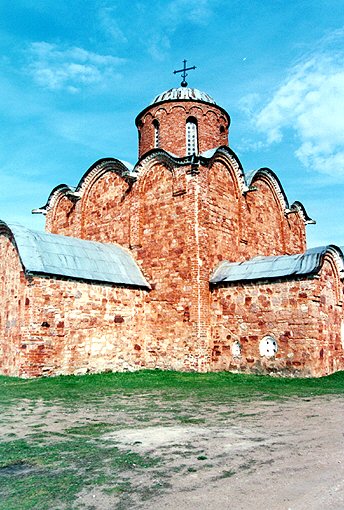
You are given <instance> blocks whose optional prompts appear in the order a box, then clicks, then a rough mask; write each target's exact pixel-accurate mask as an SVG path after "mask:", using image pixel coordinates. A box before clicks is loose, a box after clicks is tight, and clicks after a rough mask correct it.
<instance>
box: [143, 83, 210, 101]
mask: <svg viewBox="0 0 344 510" xmlns="http://www.w3.org/2000/svg"><path fill="white" fill-rule="evenodd" d="M178 100H189V101H202V102H204V103H211V104H216V103H215V101H214V99H213V98H212V97H210V96H209V95H208V94H206V93H205V92H202V91H201V90H198V89H192V88H190V87H178V88H174V89H169V90H166V91H165V92H162V93H161V94H159V95H158V96H156V97H155V98H154V99H153V101H152V102H151V104H155V103H161V102H163V101H178Z"/></svg>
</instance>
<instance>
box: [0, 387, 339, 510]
mask: <svg viewBox="0 0 344 510" xmlns="http://www.w3.org/2000/svg"><path fill="white" fill-rule="evenodd" d="M27 406H29V407H26V404H25V402H24V403H22V404H21V407H20V408H18V409H17V413H16V417H15V419H12V420H9V421H7V420H6V416H2V431H1V435H2V436H3V437H6V435H8V434H11V435H14V434H15V435H16V437H25V436H26V434H28V433H29V432H32V427H37V425H41V426H42V427H43V429H44V431H50V432H52V433H54V432H58V433H61V432H63V431H64V430H65V429H66V428H68V427H71V426H75V425H76V424H78V425H80V424H84V423H90V421H91V422H97V421H104V420H105V421H106V422H107V423H113V424H114V425H116V426H115V427H114V430H113V431H110V432H106V433H104V434H103V436H102V438H101V440H102V444H103V447H104V448H106V447H107V446H108V445H112V446H113V445H115V446H117V447H119V448H121V449H123V451H128V450H131V451H132V452H137V453H139V454H141V455H147V456H153V457H159V458H160V459H161V462H160V463H159V465H158V466H154V467H151V468H146V469H145V470H139V469H138V470H135V469H134V470H133V471H131V472H124V473H123V476H122V482H123V483H125V481H126V480H127V481H128V482H130V484H131V487H132V490H131V493H130V494H129V495H128V496H126V495H125V494H124V495H120V496H119V495H117V494H114V495H111V494H110V495H109V494H104V492H102V490H101V488H99V489H94V490H91V491H90V490H88V491H86V490H85V491H82V493H81V494H79V497H78V499H77V500H76V501H75V502H74V504H73V508H87V509H102V510H104V509H105V510H106V509H109V510H110V509H115V508H118V509H126V508H131V509H136V508H137V509H142V510H146V509H147V510H148V509H149V510H163V509H187V510H194V509H195V510H196V509H197V510H203V509H204V510H215V509H216V510H225V509H226V510H227V509H235V510H241V509H244V510H251V509H254V510H261V509H262V510H263V509H264V510H275V509H276V510H289V509H290V510H306V509H307V510H343V509H344V455H343V453H344V437H343V436H344V430H343V429H344V427H343V422H344V420H343V419H344V399H343V398H341V397H335V396H324V397H316V398H290V399H286V400H283V401H263V400H260V401H252V402H247V401H240V400H237V401H236V402H233V403H232V404H231V407H230V408H228V406H223V405H216V404H215V403H213V404H209V405H208V406H207V407H206V408H205V409H204V408H199V409H198V411H197V409H195V408H193V412H192V419H190V420H189V422H188V423H180V422H176V421H175V420H172V419H171V418H167V419H165V418H164V419H159V418H158V417H157V418H155V419H154V420H150V421H145V422H144V424H142V423H141V424H140V423H139V422H138V421H137V420H135V417H133V414H131V415H127V414H126V413H125V412H123V408H121V409H118V411H116V410H112V411H106V410H104V409H106V405H105V406H102V407H101V408H99V407H92V408H83V409H79V410H75V409H74V410H70V411H68V410H67V411H66V410H64V412H62V411H61V409H59V408H58V407H54V406H52V407H50V408H47V407H46V406H45V405H44V404H43V403H42V404H39V403H38V404H36V405H35V406H32V404H30V405H29V402H27ZM140 408H141V409H142V402H138V403H137V412H139V409H140ZM24 417H25V419H24ZM186 421H187V420H186ZM119 422H120V423H121V424H122V425H121V426H120V427H118V423H119Z"/></svg>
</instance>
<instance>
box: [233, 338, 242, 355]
mask: <svg viewBox="0 0 344 510" xmlns="http://www.w3.org/2000/svg"><path fill="white" fill-rule="evenodd" d="M232 356H233V358H240V356H241V345H240V342H238V341H236V342H233V343H232Z"/></svg>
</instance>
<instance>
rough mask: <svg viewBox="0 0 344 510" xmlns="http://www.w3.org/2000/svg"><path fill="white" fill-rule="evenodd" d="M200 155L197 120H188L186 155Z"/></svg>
mask: <svg viewBox="0 0 344 510" xmlns="http://www.w3.org/2000/svg"><path fill="white" fill-rule="evenodd" d="M197 153H198V140H197V121H196V119H192V118H191V119H188V120H187V122H186V155H187V156H191V155H192V154H197Z"/></svg>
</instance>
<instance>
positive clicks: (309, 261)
mask: <svg viewBox="0 0 344 510" xmlns="http://www.w3.org/2000/svg"><path fill="white" fill-rule="evenodd" d="M332 249H335V250H338V248H336V247H334V246H332V245H330V246H321V247H319V248H311V249H310V250H307V251H306V252H305V253H302V254H299V255H280V256H275V257H262V256H258V257H254V258H253V259H250V260H246V261H244V262H228V261H226V260H225V261H223V262H221V263H220V264H219V266H218V267H217V268H216V269H215V271H214V272H213V274H212V276H211V278H210V283H213V284H217V283H226V282H228V283H229V282H245V281H246V282H247V281H252V280H266V279H276V278H285V277H288V276H302V275H312V274H316V273H318V272H319V270H320V268H321V266H322V262H323V257H324V255H325V253H326V252H327V251H329V250H332ZM340 253H341V251H340Z"/></svg>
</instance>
